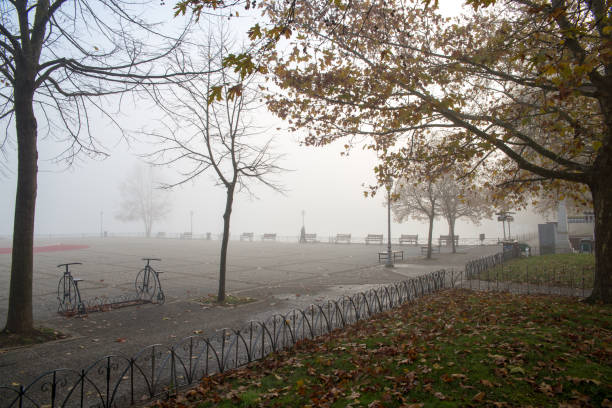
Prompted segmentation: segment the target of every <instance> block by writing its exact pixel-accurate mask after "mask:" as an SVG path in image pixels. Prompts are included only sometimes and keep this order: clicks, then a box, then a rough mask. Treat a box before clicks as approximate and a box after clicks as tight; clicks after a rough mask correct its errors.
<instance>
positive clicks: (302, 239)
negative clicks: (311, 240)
mask: <svg viewBox="0 0 612 408" xmlns="http://www.w3.org/2000/svg"><path fill="white" fill-rule="evenodd" d="M305 215H306V211H304V210H302V229H300V239H299V242H300V243H301V244H304V243H306V223H305V222H304V216H305Z"/></svg>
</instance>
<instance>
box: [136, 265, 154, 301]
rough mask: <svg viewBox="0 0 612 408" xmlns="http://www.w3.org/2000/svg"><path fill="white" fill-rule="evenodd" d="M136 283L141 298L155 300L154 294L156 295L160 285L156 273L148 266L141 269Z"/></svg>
mask: <svg viewBox="0 0 612 408" xmlns="http://www.w3.org/2000/svg"><path fill="white" fill-rule="evenodd" d="M134 285H135V286H136V293H137V294H138V298H139V299H142V300H149V301H150V300H153V296H155V292H156V291H157V287H158V284H157V279H156V278H155V273H153V272H152V271H151V270H148V269H147V268H143V269H141V270H140V272H138V275H137V276H136V281H135V282H134Z"/></svg>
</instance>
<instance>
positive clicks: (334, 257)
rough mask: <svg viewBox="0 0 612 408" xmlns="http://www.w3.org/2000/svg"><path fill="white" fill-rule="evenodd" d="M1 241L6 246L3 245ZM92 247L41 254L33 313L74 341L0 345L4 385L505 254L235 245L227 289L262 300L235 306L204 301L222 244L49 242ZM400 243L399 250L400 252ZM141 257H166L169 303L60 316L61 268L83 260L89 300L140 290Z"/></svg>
mask: <svg viewBox="0 0 612 408" xmlns="http://www.w3.org/2000/svg"><path fill="white" fill-rule="evenodd" d="M0 244H1V243H0ZM57 244H64V245H88V246H89V248H86V249H75V250H68V251H55V252H39V253H37V254H36V255H35V272H34V282H35V286H34V315H35V320H36V324H37V325H39V326H44V327H50V328H53V329H56V330H58V331H61V332H62V333H66V334H68V335H69V337H68V338H66V339H63V340H58V341H54V342H49V343H46V344H41V345H36V346H32V347H24V348H17V349H11V350H0V383H1V384H7V383H8V384H10V383H12V382H15V383H22V384H27V383H28V382H29V381H31V380H32V379H33V378H34V377H35V376H36V375H37V374H40V373H42V372H44V371H46V370H51V369H54V368H58V367H65V368H74V369H80V368H86V367H87V366H88V365H89V364H91V363H93V362H94V361H95V360H97V359H98V358H101V357H103V356H104V355H107V354H123V355H127V356H130V355H133V354H134V353H136V352H138V351H139V350H141V349H142V348H144V347H146V346H148V345H151V344H156V343H159V344H164V345H169V344H172V343H174V342H176V341H178V340H180V339H181V338H184V337H187V336H189V335H192V334H194V333H197V334H203V335H210V336H212V335H214V333H215V332H216V331H218V330H220V329H222V328H237V327H241V326H243V325H244V324H246V323H247V322H248V321H250V320H263V319H265V318H266V317H268V316H270V315H272V314H274V313H283V312H286V311H289V310H291V309H294V308H304V307H306V306H308V305H310V304H312V303H321V302H323V301H324V300H326V299H330V298H331V299H334V298H337V297H339V296H342V295H344V294H350V293H355V292H359V291H364V290H367V289H369V288H371V287H373V286H376V285H381V284H388V283H393V282H397V281H401V280H404V279H407V278H411V277H415V276H419V275H422V274H425V273H427V272H431V271H434V270H438V269H443V268H444V269H455V270H460V269H462V268H463V265H464V264H465V263H466V262H467V261H468V260H471V259H474V258H478V257H480V256H485V255H489V254H492V253H495V252H497V251H498V250H499V247H497V246H483V247H460V248H459V250H458V253H457V254H451V253H450V250H449V249H447V248H442V251H441V253H440V254H437V253H436V254H434V259H432V260H425V259H424V257H423V256H421V255H420V247H414V246H402V247H401V249H402V250H404V261H401V262H398V263H397V265H396V267H395V268H385V267H384V266H383V265H381V264H380V263H379V262H378V252H383V251H386V247H385V246H382V245H364V244H350V245H346V244H338V245H334V244H327V243H317V244H303V245H300V244H295V243H280V242H261V241H259V242H239V241H232V242H231V243H230V250H229V262H228V272H227V283H226V288H227V292H228V293H231V294H234V295H239V296H242V297H247V296H248V297H252V298H255V299H256V301H255V302H253V303H248V304H243V305H239V306H234V307H220V306H214V307H211V306H209V305H204V304H202V303H200V302H199V301H198V298H200V297H203V296H208V295H210V294H216V292H217V285H218V267H219V264H218V256H219V249H220V242H219V241H206V240H175V239H137V238H107V239H100V238H98V239H62V240H61V242H60V241H58V240H55V241H48V242H47V241H37V242H36V245H37V246H45V245H57ZM396 249H398V248H394V250H396ZM143 257H159V258H161V259H162V261H161V262H157V263H154V266H155V268H156V269H158V270H159V271H162V272H163V273H162V274H161V275H160V278H161V284H162V287H163V290H164V293H165V295H166V302H165V303H164V304H163V305H155V304H144V305H139V306H131V307H125V308H120V309H115V310H110V311H105V312H97V313H90V314H89V315H87V316H86V317H70V318H67V317H63V316H60V315H58V313H57V305H58V301H57V285H58V281H59V279H60V277H61V271H60V269H58V268H56V265H57V264H60V263H66V262H83V265H76V266H74V267H73V275H74V276H75V277H77V278H80V279H83V281H82V282H80V284H79V285H80V286H79V287H80V289H81V294H82V296H83V298H84V299H85V300H87V299H91V298H95V297H99V298H101V297H108V298H114V297H117V296H120V295H132V294H134V293H135V287H134V280H135V279H136V276H137V273H138V271H139V270H140V269H141V268H142V266H143V265H144V262H143V261H142V260H141V258H143ZM9 271H10V255H8V254H5V255H0V288H2V290H1V292H0V324H2V325H4V322H5V319H6V309H7V304H8V283H9Z"/></svg>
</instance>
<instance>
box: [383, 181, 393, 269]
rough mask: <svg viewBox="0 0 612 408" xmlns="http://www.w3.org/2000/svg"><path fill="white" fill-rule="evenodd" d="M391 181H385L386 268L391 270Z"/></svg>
mask: <svg viewBox="0 0 612 408" xmlns="http://www.w3.org/2000/svg"><path fill="white" fill-rule="evenodd" d="M392 185H393V183H392V182H391V179H389V180H387V262H385V267H386V268H393V252H392V251H391V186H392Z"/></svg>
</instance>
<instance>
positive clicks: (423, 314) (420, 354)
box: [156, 290, 612, 408]
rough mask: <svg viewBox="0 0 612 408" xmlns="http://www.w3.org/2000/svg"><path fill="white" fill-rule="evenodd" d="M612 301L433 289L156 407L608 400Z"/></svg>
mask: <svg viewBox="0 0 612 408" xmlns="http://www.w3.org/2000/svg"><path fill="white" fill-rule="evenodd" d="M611 379H612V307H610V306H601V305H588V304H583V303H579V302H578V301H576V300H574V299H571V298H561V297H545V296H519V295H511V294H504V293H482V292H481V293H477V292H470V291H466V290H453V291H444V292H440V293H438V294H435V295H432V296H427V297H424V298H422V299H419V300H418V301H417V302H416V303H414V304H410V305H405V306H403V307H401V308H399V309H395V310H392V311H389V312H386V313H383V314H381V315H379V316H377V317H376V318H374V319H372V320H369V321H363V322H360V323H358V324H355V325H353V326H350V327H347V328H346V329H345V330H337V331H335V332H333V333H331V334H330V335H327V336H323V337H321V338H319V339H317V340H308V341H303V342H301V343H299V344H298V345H297V346H296V347H295V349H292V350H289V351H286V352H281V353H276V354H273V355H271V356H269V357H268V358H266V359H265V360H262V361H259V362H255V363H252V364H250V365H249V366H247V367H243V368H241V369H239V370H235V371H232V372H228V373H225V374H220V375H215V376H212V377H208V378H204V379H203V380H202V381H201V383H200V384H199V385H198V386H197V387H196V388H194V389H192V390H189V391H186V392H184V393H183V394H181V395H180V396H179V397H177V398H176V399H174V400H170V401H160V402H157V403H156V405H157V406H161V407H198V408H205V407H257V406H263V407H372V408H376V407H421V406H440V407H445V406H448V407H452V406H495V407H506V406H533V407H545V406H549V407H561V406H563V407H581V406H593V407H595V406H597V407H599V406H603V407H606V406H607V407H612V402H611V401H610V400H612V384H611V382H610V380H611Z"/></svg>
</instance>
